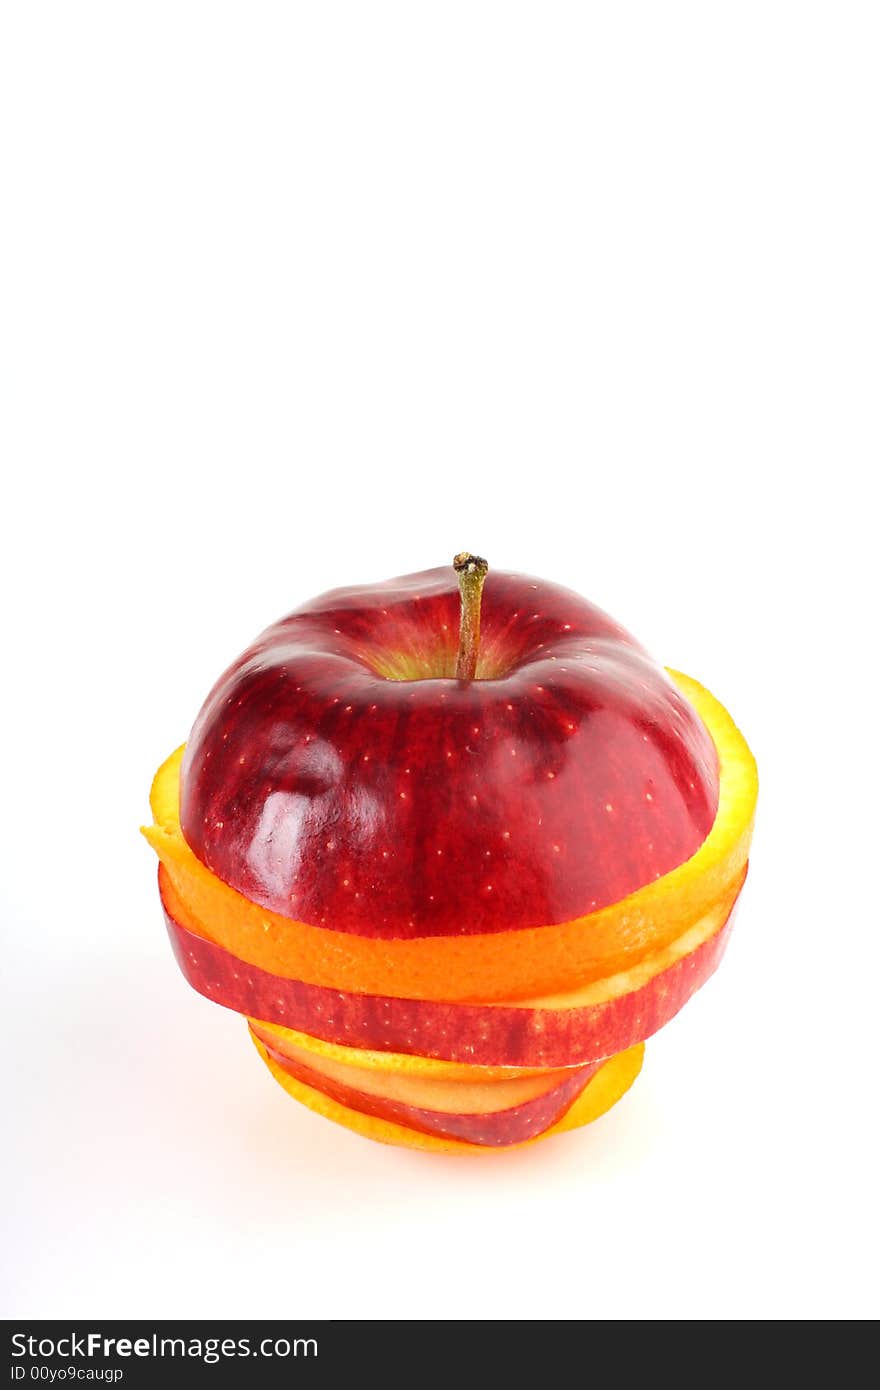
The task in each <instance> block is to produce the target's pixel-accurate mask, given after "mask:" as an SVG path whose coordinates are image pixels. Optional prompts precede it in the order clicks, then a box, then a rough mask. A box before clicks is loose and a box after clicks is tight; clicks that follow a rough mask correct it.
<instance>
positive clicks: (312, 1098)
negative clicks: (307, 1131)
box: [251, 1034, 645, 1154]
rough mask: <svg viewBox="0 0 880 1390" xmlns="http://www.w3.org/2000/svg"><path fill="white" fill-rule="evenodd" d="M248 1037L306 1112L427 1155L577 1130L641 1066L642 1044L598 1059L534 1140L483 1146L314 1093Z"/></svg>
mask: <svg viewBox="0 0 880 1390" xmlns="http://www.w3.org/2000/svg"><path fill="white" fill-rule="evenodd" d="M251 1036H252V1039H253V1043H254V1046H255V1047H256V1049H257V1051H258V1052H259V1054H260V1056H261V1057H262V1059H263V1061H264V1062H265V1063H266V1066H267V1067H268V1068H269V1071H270V1072H271V1073H272V1075H273V1076H274V1078H275V1080H276V1081H277V1082H278V1084H279V1085H280V1086H282V1087H283V1088H284V1090H285V1091H286V1092H287V1094H288V1095H290V1096H293V1098H294V1099H295V1100H298V1101H300V1102H301V1103H302V1104H303V1105H307V1106H308V1107H309V1109H310V1110H314V1111H316V1112H317V1114H319V1115H323V1116H324V1117H325V1118H326V1119H328V1120H334V1121H335V1122H336V1124H340V1125H344V1126H345V1127H346V1128H347V1129H351V1130H354V1131H355V1133H356V1134H361V1135H363V1136H364V1137H365V1138H367V1139H375V1140H377V1141H378V1142H379V1143H380V1144H397V1145H401V1146H402V1147H404V1148H411V1149H421V1150H423V1151H425V1152H428V1153H450V1154H487V1153H507V1152H509V1151H510V1150H511V1149H523V1148H525V1147H526V1146H527V1145H530V1144H539V1143H540V1142H541V1140H542V1139H548V1138H549V1137H550V1135H552V1134H562V1133H564V1132H565V1131H566V1130H569V1129H577V1128H579V1127H580V1126H581V1125H586V1124H589V1123H590V1122H591V1121H592V1120H596V1119H598V1118H599V1116H600V1115H604V1114H605V1112H606V1111H607V1110H610V1109H611V1106H612V1105H614V1104H615V1102H616V1101H618V1100H619V1099H620V1097H621V1096H622V1095H624V1093H625V1092H626V1091H628V1090H629V1088H630V1086H631V1085H632V1083H633V1082H634V1081H635V1079H636V1077H637V1076H638V1074H639V1072H640V1070H641V1066H642V1058H643V1056H644V1051H645V1047H644V1043H639V1044H638V1045H637V1046H636V1047H631V1048H629V1049H628V1050H627V1051H626V1052H619V1053H618V1054H617V1056H616V1057H611V1058H609V1059H608V1061H607V1062H603V1063H602V1066H601V1067H600V1068H599V1070H598V1071H597V1072H596V1074H595V1076H593V1078H592V1079H591V1080H590V1081H589V1082H588V1083H587V1085H586V1086H585V1087H584V1089H583V1091H582V1092H581V1094H580V1095H579V1096H578V1098H577V1100H576V1101H575V1102H574V1104H573V1105H572V1106H571V1107H570V1108H569V1109H568V1110H567V1111H566V1113H565V1114H564V1115H563V1117H562V1119H561V1120H557V1122H556V1124H554V1125H551V1127H550V1128H549V1129H547V1130H545V1131H544V1133H543V1134H538V1135H536V1136H535V1137H534V1138H533V1139H526V1140H523V1142H522V1143H519V1144H509V1145H505V1146H504V1147H503V1148H491V1147H488V1146H484V1145H482V1144H466V1143H463V1142H461V1141H460V1140H457V1139H441V1138H437V1137H435V1136H434V1135H431V1134H422V1133H421V1132H420V1131H418V1130H415V1129H410V1128H409V1127H408V1126H407V1125H401V1124H395V1123H394V1122H393V1121H391V1120H383V1119H379V1118H377V1117H376V1116H374V1115H366V1114H364V1113H363V1112H362V1111H360V1110H352V1109H349V1107H348V1106H345V1105H340V1104H339V1102H338V1101H335V1100H332V1099H331V1098H330V1096H326V1095H324V1093H323V1092H322V1091H317V1090H315V1089H314V1088H313V1087H311V1086H307V1085H305V1083H304V1082H302V1081H297V1080H296V1078H295V1077H293V1076H291V1075H290V1074H289V1073H288V1072H285V1071H284V1069H283V1068H282V1067H280V1066H278V1064H277V1063H276V1062H273V1060H272V1058H271V1057H270V1056H269V1055H268V1054H267V1052H266V1049H265V1047H264V1046H263V1044H262V1043H261V1042H260V1040H259V1038H256V1037H254V1036H253V1034H252V1035H251Z"/></svg>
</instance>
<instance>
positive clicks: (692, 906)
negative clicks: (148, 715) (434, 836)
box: [144, 671, 758, 1003]
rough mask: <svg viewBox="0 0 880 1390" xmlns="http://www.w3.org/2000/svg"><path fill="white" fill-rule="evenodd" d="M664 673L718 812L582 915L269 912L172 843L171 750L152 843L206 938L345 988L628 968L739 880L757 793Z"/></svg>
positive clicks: (377, 990) (467, 991) (716, 709)
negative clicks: (318, 923)
mask: <svg viewBox="0 0 880 1390" xmlns="http://www.w3.org/2000/svg"><path fill="white" fill-rule="evenodd" d="M670 675H671V676H672V677H673V679H674V680H675V681H676V683H677V684H678V686H679V688H680V689H681V691H682V692H683V694H684V695H685V696H686V698H688V699H689V700H690V702H691V704H692V705H693V706H694V707H695V709H696V710H697V713H698V714H699V715H700V717H701V718H702V719H703V722H704V723H705V725H706V727H707V729H708V730H709V733H710V734H711V736H712V738H713V740H714V743H715V746H716V749H717V751H718V758H719V766H720V787H719V802H718V811H717V814H716V817H715V821H714V824H713V826H712V829H711V830H710V832H709V834H708V835H707V837H706V839H705V840H704V842H703V844H702V845H701V846H700V848H699V849H698V850H697V852H696V854H694V855H692V857H691V858H690V859H688V860H687V861H686V862H685V863H684V864H680V865H679V866H678V867H677V868H675V869H673V870H671V872H670V873H668V874H665V875H663V877H662V878H660V879H658V880H656V881H655V882H653V883H650V884H647V885H645V887H643V888H640V889H639V890H638V891H637V892H635V893H632V894H630V895H629V897H627V898H624V899H622V900H621V901H620V902H619V903H614V904H612V905H611V906H609V907H605V908H602V909H601V910H599V911H598V912H593V913H590V914H588V915H587V916H584V917H579V918H577V919H575V920H573V921H570V922H563V923H559V924H555V925H548V926H544V927H530V928H524V929H523V930H520V931H507V932H497V933H492V934H487V935H481V936H461V937H440V938H436V937H435V938H422V939H418V940H407V941H397V940H391V941H389V940H376V939H372V938H367V937H360V936H354V935H352V934H350V933H346V932H335V931H331V930H329V929H327V928H325V927H315V926H312V925H310V924H308V923H304V922H297V921H294V920H293V919H292V918H288V917H282V916H279V915H278V914H277V913H272V912H269V911H267V910H266V909H264V908H262V907H259V906H258V905H257V904H255V903H253V902H251V901H250V900H249V899H248V898H245V897H243V896H242V895H241V894H240V893H238V892H236V890H235V889H234V888H230V887H229V885H228V884H226V883H224V882H223V881H222V880H221V879H219V878H217V877H216V875H214V874H212V873H211V871H210V870H209V869H207V868H206V867H205V865H204V864H202V863H201V861H200V860H199V859H197V858H196V856H195V855H194V854H193V852H192V850H191V849H190V848H189V846H188V845H187V843H186V841H185V840H184V838H183V834H182V832H181V828H180V818H179V813H178V803H179V773H180V760H181V756H182V752H183V750H182V749H178V751H177V752H176V753H174V754H172V756H171V757H170V758H169V759H168V760H167V761H166V762H165V763H164V764H163V765H162V767H161V768H160V769H159V771H158V773H157V774H156V778H155V780H154V783H153V790H152V794H151V798H150V800H151V806H152V810H153V816H154V824H153V825H152V826H150V827H148V828H145V829H144V835H145V836H146V838H147V839H148V840H149V842H150V844H151V845H152V846H153V848H154V849H155V850H156V852H157V854H158V855H159V858H160V859H161V861H162V863H163V865H164V866H165V870H166V872H167V874H168V877H169V879H170V881H171V883H172V885H173V887H174V889H175V891H176V894H177V896H178V897H179V899H180V901H181V902H182V903H183V905H184V906H185V908H186V909H187V910H188V913H189V915H190V916H191V917H192V918H193V919H195V920H196V921H198V922H200V923H204V924H205V927H206V930H207V931H209V933H210V939H211V940H213V941H215V942H217V943H218V944H219V945H221V946H223V947H224V948H225V949H226V950H228V951H230V952H231V953H233V954H234V955H237V956H239V957H240V958H241V959H242V960H245V961H247V962H249V963H250V964H252V965H256V966H259V967H260V968H261V969H263V970H266V971H268V972H269V973H271V974H274V975H279V976H281V977H283V978H287V979H297V980H301V981H303V982H305V983H307V984H315V985H322V986H326V987H328V988H331V989H339V990H347V991H352V992H355V993H365V994H382V995H389V996H394V997H397V998H404V999H406V998H409V999H433V1000H440V1001H445V1002H465V1003H466V1002H472V1001H478V1002H489V1001H493V1000H505V1001H513V1000H516V999H522V998H527V997H529V996H532V997H534V996H535V995H544V994H555V993H559V992H563V991H566V990H571V989H575V988H579V987H582V986H584V985H586V984H589V983H590V982H591V981H595V980H600V979H603V978H606V977H608V976H610V975H615V974H619V973H621V972H622V971H625V970H627V969H629V968H630V967H631V966H632V965H633V964H634V963H636V962H637V961H639V960H640V959H641V958H642V957H643V956H645V955H646V953H648V952H654V951H657V950H658V949H661V948H663V947H664V946H666V945H668V944H669V943H670V942H672V941H674V940H675V939H676V938H678V937H680V936H681V935H682V934H683V933H684V932H686V931H687V930H688V929H689V928H690V927H692V926H693V925H694V924H695V923H697V922H698V921H699V920H700V919H701V918H702V917H703V916H704V915H705V914H706V912H707V911H708V910H709V909H710V908H711V907H712V906H713V904H715V903H716V902H717V901H718V900H719V899H720V898H722V897H723V896H724V895H725V893H727V892H729V891H730V889H731V886H732V885H733V884H735V883H736V881H737V880H738V878H739V877H740V876H741V874H742V871H743V869H744V866H745V864H746V861H747V858H748V851H749V844H750V841H751V834H752V825H753V821H754V812H755V802H756V798H757V786H758V784H757V772H756V769H755V762H754V759H753V757H752V755H751V753H750V751H749V748H748V746H747V744H746V742H745V740H744V739H743V737H742V735H741V734H740V732H739V730H738V729H737V727H736V725H735V724H734V722H733V720H732V719H731V718H730V715H729V714H728V713H727V712H726V710H725V709H724V708H723V706H722V705H720V704H719V703H718V701H717V700H716V699H715V698H714V697H713V696H712V695H710V694H709V692H708V691H707V690H704V689H703V687H702V686H700V685H698V684H697V682H696V681H693V680H691V679H690V678H689V677H687V676H683V675H680V674H679V673H676V672H674V671H672V672H670Z"/></svg>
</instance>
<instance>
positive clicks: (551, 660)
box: [180, 568, 718, 1060]
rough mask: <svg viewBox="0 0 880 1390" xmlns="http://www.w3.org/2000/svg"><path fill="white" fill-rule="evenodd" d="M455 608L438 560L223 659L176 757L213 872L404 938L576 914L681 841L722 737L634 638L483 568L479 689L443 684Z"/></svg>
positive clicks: (656, 864)
mask: <svg viewBox="0 0 880 1390" xmlns="http://www.w3.org/2000/svg"><path fill="white" fill-rule="evenodd" d="M459 610H460V599H459V589H458V582H457V579H456V575H455V574H454V572H453V570H452V569H449V568H444V569H438V570H430V571H427V572H426V573H423V574H416V575H410V576H408V577H406V578H402V579H396V580H392V581H390V582H388V583H386V584H375V585H372V586H368V587H364V588H351V589H338V590H334V591H333V592H332V593H329V594H327V595H325V596H324V597H323V598H319V599H315V600H314V601H312V602H311V603H307V604H305V605H304V606H303V607H302V608H299V609H297V610H296V611H295V612H294V613H292V614H291V615H290V616H289V617H287V618H284V619H283V620H282V621H281V622H279V623H276V624H275V626H274V627H270V628H269V629H268V630H267V631H266V632H265V633H264V634H263V635H262V636H261V637H260V638H258V639H257V641H256V642H254V643H253V644H252V645H251V646H250V647H249V648H248V649H247V651H245V652H244V653H243V655H242V656H241V657H240V658H239V659H238V660H237V661H236V662H234V663H233V665H232V666H230V667H229V669H228V670H227V671H226V673H225V674H224V675H223V676H221V678H220V680H219V681H218V682H217V684H216V685H215V686H214V689H213V690H212V692H211V694H210V695H209V697H208V699H207V701H206V702H205V704H204V706H203V708H202V711H201V713H200V714H199V716H198V719H197V720H196V724H195V727H194V728H193V731H192V734H191V736H190V739H189V743H188V746H187V752H186V756H185V759H184V764H183V768H182V779H181V797H180V812H181V824H182V827H183V834H184V836H185V839H186V841H187V842H188V844H189V845H190V847H191V848H192V850H193V851H194V853H195V854H196V856H197V857H198V858H199V859H200V860H201V861H202V862H203V863H204V864H205V865H206V866H207V867H208V869H210V870H211V871H212V872H213V873H214V874H215V875H217V876H218V877H219V878H221V879H223V880H224V881H225V882H226V883H228V884H230V885H232V887H234V888H236V889H238V890H239V892H241V893H242V894H244V895H245V896H246V897H248V898H250V899H251V900H252V901H254V902H256V903H259V904H261V905H262V906H263V907H266V908H269V909H270V910H272V911H273V912H277V913H280V914H282V915H284V916H287V917H290V918H294V919H296V920H298V921H300V922H305V923H309V924H312V925H314V926H321V927H325V928H328V929H330V930H334V931H340V932H347V933H354V934H358V935H361V936H366V937H384V938H397V939H401V938H409V939H412V938H417V937H441V936H454V935H459V934H462V933H467V934H471V933H474V934H477V933H479V934H486V933H490V932H500V931H506V930H510V929H512V928H523V927H536V926H544V925H547V924H554V923H561V922H566V921H570V920H572V919H574V918H578V917H581V916H583V915H585V914H588V913H591V912H593V911H595V910H596V909H598V908H602V907H604V906H605V905H607V904H609V903H614V902H617V901H619V900H620V899H622V898H624V897H626V896H627V895H628V894H630V893H632V892H634V891H635V890H636V889H638V888H640V887H642V886H643V885H645V884H647V883H650V882H652V881H653V880H654V879H657V878H659V877H660V876H661V875H664V874H666V873H667V872H668V871H669V870H671V869H673V868H675V867H676V866H677V865H679V864H681V863H683V862H684V861H685V860H686V859H688V858H689V857H690V856H691V855H693V854H694V852H695V851H696V850H697V849H698V848H699V846H700V844H701V843H702V842H703V840H704V838H705V837H706V834H707V832H708V831H709V828H710V827H711V825H712V822H713V818H714V816H715V812H716V807H717V804H718V761H717V757H716V752H715V747H714V745H713V743H712V740H711V738H710V737H709V734H708V733H707V731H706V729H705V727H704V725H703V724H702V722H701V721H700V719H699V718H698V716H697V715H696V713H695V712H694V710H693V709H692V708H691V706H690V704H689V703H688V702H687V700H686V699H685V698H684V697H683V695H682V694H681V693H680V692H679V691H678V690H677V689H676V687H675V686H674V685H673V683H672V681H671V680H670V679H669V677H668V676H667V675H666V673H665V672H664V671H663V670H662V669H661V667H659V666H658V665H657V664H656V663H655V662H654V661H653V660H651V658H650V657H649V656H648V655H647V654H646V653H645V651H644V650H643V649H642V648H641V647H640V646H639V645H638V643H636V642H635V641H634V639H633V638H632V637H631V636H629V634H628V633H627V632H625V631H624V629H623V628H621V627H619V626H618V624H617V623H615V622H612V621H611V619H610V618H608V617H607V616H606V615H605V614H604V613H602V612H600V611H599V610H598V609H597V608H595V607H594V606H593V605H592V604H590V603H588V602H587V601H586V600H585V599H582V598H580V597H578V596H577V595H576V594H573V593H570V592H569V591H568V590H565V589H561V588H559V587H557V586H556V585H554V584H549V583H546V582H544V581H540V580H536V579H530V578H527V577H524V576H522V575H517V574H506V573H501V572H498V571H493V572H492V573H491V574H490V575H489V576H488V579H487V581H486V585H485V593H484V597H483V604H482V634H481V642H480V650H479V660H478V665H477V669H476V676H477V679H473V680H464V679H457V678H456V663H457V651H458V646H459ZM200 949H201V948H200ZM287 988H288V990H290V989H293V988H296V987H295V986H292V985H291V984H290V982H287ZM394 1007H395V1008H396V1009H401V1008H405V1007H406V1006H405V1005H403V1004H402V1003H401V1001H394ZM673 1011H674V1010H673ZM660 1012H662V1010H661V1011H660ZM437 1017H438V1019H439V1015H438V1016H437ZM285 1021H289V1019H286V1020H285ZM438 1026H439V1025H438ZM656 1026H659V1025H656ZM339 1027H340V1028H342V1026H341V1025H339ZM342 1031H345V1029H344V1028H342ZM380 1031H381V1030H380ZM422 1031H423V1032H424V1033H425V1036H424V1039H423V1040H424V1043H425V1045H431V1038H430V1037H429V1036H428V1033H430V1032H432V1030H430V1029H429V1030H422ZM630 1031H631V1030H630ZM396 1032H397V1034H398V1035H407V1036H408V1035H409V1034H410V1032H411V1024H410V1023H409V1022H407V1023H405V1024H404V1023H401V1024H400V1025H399V1026H398V1027H397V1029H396ZM439 1036H440V1033H439V1032H438V1033H437V1037H439ZM566 1036H570V1025H567V1028H566ZM591 1036H592V1033H591ZM640 1036H644V1035H643V1034H640ZM434 1045H437V1044H436V1041H435V1043H434ZM590 1046H592V1044H590ZM602 1046H603V1047H604V1043H603V1044H602ZM493 1060H495V1059H494V1058H493Z"/></svg>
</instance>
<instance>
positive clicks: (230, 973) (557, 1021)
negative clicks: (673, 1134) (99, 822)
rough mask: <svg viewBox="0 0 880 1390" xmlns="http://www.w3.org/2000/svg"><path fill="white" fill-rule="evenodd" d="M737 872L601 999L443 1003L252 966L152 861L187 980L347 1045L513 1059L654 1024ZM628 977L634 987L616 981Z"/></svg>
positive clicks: (562, 1052)
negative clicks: (681, 930)
mask: <svg viewBox="0 0 880 1390" xmlns="http://www.w3.org/2000/svg"><path fill="white" fill-rule="evenodd" d="M743 877H744V876H743ZM742 881H743V879H742V877H741V878H740V880H739V882H738V883H737V885H736V887H735V890H734V892H733V895H732V896H731V897H728V898H727V899H725V901H724V902H722V903H721V904H719V905H718V906H717V907H716V908H715V909H713V910H712V911H711V912H709V913H707V914H706V916H705V917H704V918H702V919H701V921H700V922H699V923H696V924H694V925H693V926H692V927H691V928H690V930H689V932H688V933H687V934H686V935H685V936H684V937H683V938H682V939H681V940H680V941H679V943H677V946H676V947H675V948H670V950H671V952H672V955H673V956H675V953H676V950H677V951H679V952H682V954H679V955H678V958H677V959H673V960H672V963H671V964H669V965H667V966H666V967H665V968H664V967H663V966H662V964H660V963H650V962H649V963H647V964H646V965H643V966H637V967H635V969H634V970H633V971H632V972H630V975H629V976H628V977H618V980H617V984H616V990H617V991H618V992H614V993H611V994H610V995H609V997H607V998H605V999H597V994H599V993H600V992H601V987H600V986H597V985H596V984H593V985H590V986H587V987H586V989H585V990H582V991H573V992H572V993H570V994H568V995H562V996H557V997H555V998H553V999H551V1000H538V1001H534V1002H529V1001H527V1000H526V1001H521V1002H520V1003H518V1004H516V1005H505V1004H443V1003H436V1002H434V1001H432V1000H424V999H397V998H391V997H386V996H379V995H370V994H352V993H345V992H343V991H340V990H333V989H327V988H325V987H323V986H321V985H309V984H304V983H302V982H300V981H299V980H291V979H286V978H283V977H282V976H279V975H272V974H270V973H269V972H268V971H265V970H261V969H260V968H259V967H258V966H254V965H251V964H249V963H248V962H247V961H243V960H240V959H238V958H237V957H236V956H234V955H232V954H231V953H230V952H228V951H226V950H224V948H223V947H222V946H218V945H216V944H215V943H214V942H212V941H208V940H207V939H206V938H205V937H203V936H201V935H199V934H198V933H197V932H195V931H194V930H192V929H191V927H190V925H189V924H187V923H186V922H185V921H184V920H182V919H184V918H185V916H186V914H185V910H184V909H183V907H182V904H180V902H179V900H178V899H177V898H176V896H175V894H174V891H173V888H172V886H171V884H170V882H169V880H168V878H167V875H166V874H165V872H164V870H163V869H162V868H161V866H160V869H159V887H160V893H161V895H162V901H163V907H164V910H165V920H166V924H167V927H168V932H169V935H170V938H171V943H172V946H173V948H174V952H175V955H176V956H177V960H178V963H179V965H180V968H181V970H182V971H183V974H184V975H185V977H186V979H187V980H188V981H189V983H190V984H191V985H192V986H193V988H194V989H196V990H198V991H199V993H201V994H203V995H205V996H206V998H208V999H212V1000H213V1001H214V1002H215V1003H218V1004H223V1005H225V1006H226V1007H227V1008H230V1009H235V1010H236V1011H237V1012H238V1013H242V1014H246V1015H248V1016H249V1017H251V1018H255V1019H262V1020H263V1021H265V1022H267V1023H278V1024H282V1025H283V1026H284V1027H287V1028H294V1029H297V1030H298V1031H300V1032H303V1033H309V1034H312V1035H313V1036H315V1037H319V1038H323V1039H324V1040H325V1041H327V1042H333V1043H340V1044H343V1045H344V1046H347V1047H363V1048H370V1049H372V1050H374V1051H377V1052H403V1053H411V1054H417V1055H421V1056H424V1057H435V1058H438V1059H443V1060H446V1061H451V1062H469V1063H472V1064H473V1065H477V1066H521V1067H566V1066H572V1065H582V1064H584V1063H587V1062H594V1061H598V1060H600V1059H602V1058H604V1057H610V1056H612V1055H613V1054H614V1053H617V1052H621V1051H623V1050H624V1049H625V1048H628V1047H632V1046H633V1045H634V1044H635V1043H638V1042H641V1041H643V1040H644V1039H645V1038H648V1037H650V1036H651V1034H652V1033H655V1032H656V1031H657V1030H658V1028H662V1027H663V1025H664V1024H665V1023H667V1022H668V1021H669V1019H671V1018H672V1017H673V1016H674V1015H675V1014H677V1013H678V1011H679V1009H681V1008H682V1007H683V1005H684V1004H685V1003H687V1001H688V999H689V998H690V997H691V995H692V994H693V993H694V992H695V991H696V990H697V989H699V987H700V985H702V984H703V983H704V982H705V981H706V980H707V979H708V978H709V976H710V975H711V974H712V973H713V971H714V970H715V969H716V967H717V966H718V964H719V962H720V960H721V956H722V954H723V952H724V948H725V946H726V944H727V939H728V936H729V933H730V928H731V925H732V911H733V906H734V902H735V899H736V896H737V895H738V893H739V890H740V887H741V886H742ZM629 980H631V981H632V982H633V984H634V987H631V988H627V983H628V981H629Z"/></svg>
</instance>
